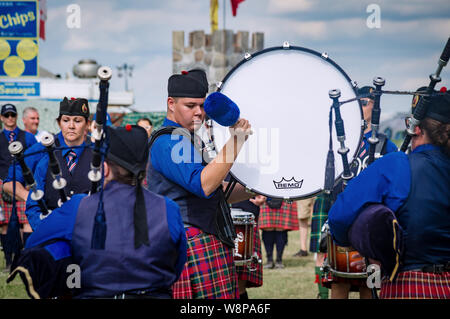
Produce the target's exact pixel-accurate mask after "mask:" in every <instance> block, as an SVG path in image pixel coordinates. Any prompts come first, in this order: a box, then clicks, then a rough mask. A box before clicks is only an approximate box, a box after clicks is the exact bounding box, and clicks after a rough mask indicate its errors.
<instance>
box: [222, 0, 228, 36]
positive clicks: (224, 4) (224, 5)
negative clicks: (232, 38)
mask: <svg viewBox="0 0 450 319" xmlns="http://www.w3.org/2000/svg"><path fill="white" fill-rule="evenodd" d="M227 1H228V0H223V30H225V17H226V14H225V13H226V6H227V5H226V2H227Z"/></svg>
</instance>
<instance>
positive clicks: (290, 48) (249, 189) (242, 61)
mask: <svg viewBox="0 0 450 319" xmlns="http://www.w3.org/2000/svg"><path fill="white" fill-rule="evenodd" d="M280 50H281V51H288V50H297V51H303V52H308V53H311V54H313V55H316V56H318V57H319V58H322V53H320V52H318V51H315V50H312V49H308V48H305V47H299V46H289V47H288V48H285V47H283V46H276V47H270V48H266V49H263V50H261V51H258V52H255V53H253V54H251V58H249V59H245V58H244V59H242V60H241V61H239V63H238V64H236V65H235V66H234V67H233V68H232V69H231V70H230V71H229V72H228V73H227V74H226V75H225V77H224V78H223V80H222V85H221V86H220V87H217V90H216V92H220V91H221V90H222V88H223V84H224V83H225V82H226V81H227V80H228V79H229V78H230V77H231V75H232V74H233V73H234V72H235V71H236V70H237V69H238V68H239V67H240V66H241V65H243V64H244V63H246V62H248V61H251V60H253V58H255V57H257V56H258V55H261V54H264V53H267V52H271V51H280ZM322 60H324V61H326V62H328V63H330V64H331V65H332V66H334V67H335V68H336V69H337V70H338V71H339V72H340V73H341V74H342V75H343V76H344V78H345V79H346V80H347V81H348V83H350V86H351V88H352V90H353V92H354V93H355V96H357V95H358V92H357V90H356V87H355V86H354V85H353V84H352V80H351V79H350V77H349V76H348V74H347V73H346V72H345V71H344V70H343V69H342V68H341V67H340V66H339V65H338V64H337V63H336V62H334V61H333V59H331V58H330V57H327V58H326V59H325V58H322ZM330 89H332V88H330ZM357 101H358V105H359V110H360V112H361V118H362V119H364V117H363V114H362V104H361V101H360V100H357ZM330 105H331V101H330ZM213 125H214V124H213ZM363 133H364V130H363V127H361V134H360V137H359V142H358V146H357V147H356V149H355V153H354V154H353V157H352V161H351V162H350V163H349V164H351V163H353V160H354V159H355V158H356V155H357V154H358V153H359V150H360V147H361V142H362V140H363V138H364V134H363ZM215 144H216V143H215V142H214V147H216V149H217V145H215ZM342 173H343V172H342ZM342 173H341V174H340V175H339V176H338V177H337V178H335V181H334V185H336V184H338V183H339V182H340V181H341V180H342V176H341V175H342ZM229 174H230V175H231V176H232V177H233V178H234V179H235V180H236V181H237V182H238V183H239V184H241V185H242V186H244V187H245V188H246V189H247V190H248V191H250V192H253V193H257V194H259V195H263V196H265V197H270V198H275V199H282V200H300V199H308V198H311V197H315V196H316V195H319V194H320V193H322V192H323V191H324V189H318V190H317V191H315V192H312V193H308V194H305V195H302V196H298V197H289V196H283V197H281V196H276V195H272V194H267V193H264V192H260V191H257V190H255V189H253V188H251V187H248V185H247V184H246V183H244V182H243V181H242V180H241V179H239V178H238V177H237V176H236V175H235V174H234V173H233V172H231V171H230V172H229Z"/></svg>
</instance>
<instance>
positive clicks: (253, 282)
mask: <svg viewBox="0 0 450 319" xmlns="http://www.w3.org/2000/svg"><path fill="white" fill-rule="evenodd" d="M253 233H254V235H253V247H254V251H255V252H256V254H257V255H258V258H259V259H262V255H261V239H260V237H259V230H258V227H254V231H253ZM250 268H256V269H255V270H253V271H251V270H249V267H247V266H236V271H237V274H238V279H239V280H245V281H247V285H246V287H247V288H251V287H260V286H262V284H263V267H262V264H260V263H252V264H251V265H250Z"/></svg>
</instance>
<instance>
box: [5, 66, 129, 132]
mask: <svg viewBox="0 0 450 319" xmlns="http://www.w3.org/2000/svg"><path fill="white" fill-rule="evenodd" d="M98 67H99V65H98V64H97V63H96V62H95V61H93V60H81V61H80V62H79V63H78V64H77V65H75V66H74V68H73V73H74V76H67V77H66V78H61V77H59V76H56V75H54V74H52V73H50V72H48V71H47V70H45V69H44V68H41V67H40V68H39V74H40V76H39V77H37V78H0V105H3V104H6V103H12V104H14V105H15V106H16V107H17V111H18V113H19V120H18V121H17V123H18V126H19V127H20V128H23V124H22V110H23V109H24V108H25V107H28V106H33V107H35V108H36V109H38V111H39V115H40V124H39V129H40V130H46V131H49V132H58V131H59V128H58V125H57V124H56V121H55V119H56V118H57V117H58V114H59V102H60V101H61V100H62V99H63V98H64V97H67V98H69V99H70V98H71V97H77V98H85V99H87V100H88V101H89V107H90V112H91V114H95V111H96V108H97V103H98V99H99V96H100V89H99V82H100V80H99V79H98V78H97V77H96V74H97V69H98ZM133 103H134V94H133V92H131V91H112V90H111V89H109V94H108V113H127V112H130V111H129V110H128V109H127V107H129V106H131V105H133Z"/></svg>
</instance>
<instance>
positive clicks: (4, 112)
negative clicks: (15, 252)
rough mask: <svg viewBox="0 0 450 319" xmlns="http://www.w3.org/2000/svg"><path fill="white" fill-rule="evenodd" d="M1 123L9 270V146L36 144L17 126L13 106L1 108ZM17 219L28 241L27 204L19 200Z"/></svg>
mask: <svg viewBox="0 0 450 319" xmlns="http://www.w3.org/2000/svg"><path fill="white" fill-rule="evenodd" d="M0 118H1V121H2V125H3V130H2V133H3V134H1V133H0V188H1V193H2V196H1V198H0V203H1V208H2V210H3V213H4V220H3V221H2V220H0V227H1V235H0V239H1V244H2V247H3V252H4V254H5V263H6V269H8V268H9V267H10V265H11V262H12V252H11V251H10V249H9V247H8V245H7V242H6V233H7V231H8V224H9V219H10V217H11V213H12V200H13V198H12V197H11V196H10V195H9V194H7V193H5V192H4V191H3V182H4V180H5V177H6V176H7V174H8V167H9V166H10V164H11V161H12V157H11V154H10V153H9V151H8V146H9V144H10V143H12V142H14V141H20V142H21V143H22V145H23V146H24V148H25V149H26V148H29V147H30V146H32V145H33V144H35V143H36V139H35V138H34V136H33V134H31V133H28V132H26V131H23V130H21V129H20V128H19V127H18V126H17V109H16V107H15V106H14V105H13V104H5V105H3V106H2V108H1V116H0ZM16 207H17V217H18V219H19V223H20V224H21V225H22V232H23V238H24V240H26V238H28V236H29V234H31V227H30V225H29V223H28V220H27V217H26V215H25V202H24V201H20V200H17V201H16Z"/></svg>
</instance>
